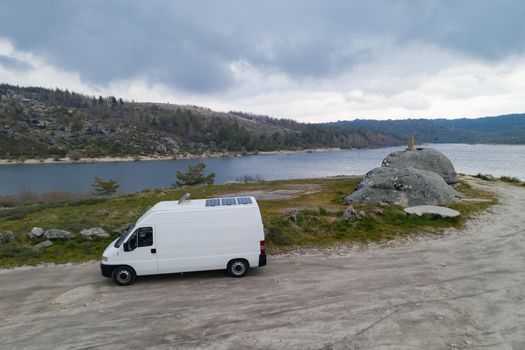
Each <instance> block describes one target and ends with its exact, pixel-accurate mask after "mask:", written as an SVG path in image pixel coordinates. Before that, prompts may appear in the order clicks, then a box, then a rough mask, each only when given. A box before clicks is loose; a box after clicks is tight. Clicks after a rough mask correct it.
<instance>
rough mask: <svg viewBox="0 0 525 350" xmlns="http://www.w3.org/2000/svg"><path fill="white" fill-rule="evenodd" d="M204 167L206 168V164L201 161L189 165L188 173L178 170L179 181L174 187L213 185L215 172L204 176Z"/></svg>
mask: <svg viewBox="0 0 525 350" xmlns="http://www.w3.org/2000/svg"><path fill="white" fill-rule="evenodd" d="M204 168H206V164H204V163H199V164H197V165H188V172H187V173H182V172H180V171H177V181H175V183H174V184H172V187H174V188H175V187H182V186H200V185H213V182H214V181H215V173H209V174H208V175H206V176H204Z"/></svg>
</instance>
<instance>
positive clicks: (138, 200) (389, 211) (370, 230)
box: [0, 178, 495, 267]
mask: <svg viewBox="0 0 525 350" xmlns="http://www.w3.org/2000/svg"><path fill="white" fill-rule="evenodd" d="M359 181H360V178H331V179H305V180H287V181H265V182H260V183H245V184H238V183H237V184H224V185H213V186H203V187H196V188H191V189H187V188H183V189H156V190H148V191H144V192H140V193H134V194H128V195H119V196H112V197H102V198H98V197H97V198H83V199H73V200H68V201H65V202H61V203H41V204H36V205H25V206H24V205H22V206H18V207H15V208H12V209H2V210H0V230H2V231H4V230H10V231H13V232H15V233H16V234H17V240H16V241H15V242H10V243H8V244H5V245H1V246H0V267H7V266H16V265H28V264H38V263H42V262H55V263H63V262H69V261H85V260H91V259H98V258H100V256H101V254H102V252H103V250H104V249H105V247H106V246H107V245H108V244H109V243H110V242H111V241H112V240H114V239H115V238H116V237H118V234H112V236H111V237H109V238H107V239H100V238H94V239H87V238H84V237H80V236H79V237H77V238H73V239H69V240H66V239H64V240H55V241H53V242H54V245H53V246H52V247H49V248H45V249H42V250H41V251H34V250H33V249H32V246H33V245H34V244H36V243H38V241H30V240H29V239H28V237H27V233H28V232H29V231H30V230H31V228H33V227H35V226H38V227H42V228H44V229H50V228H57V229H64V230H68V231H71V232H74V233H77V234H78V233H79V231H80V230H81V229H83V228H88V227H94V226H101V227H102V228H104V229H105V230H106V231H107V232H110V233H111V232H112V230H113V229H115V228H117V227H120V226H122V225H125V224H128V223H133V222H135V221H136V220H137V219H138V218H139V217H140V216H141V215H142V214H143V213H144V212H145V211H146V210H147V209H148V208H150V207H151V206H152V205H154V204H155V203H157V202H159V201H161V200H177V199H179V198H180V197H181V196H182V195H183V194H184V193H186V192H188V191H189V192H191V194H192V198H207V197H214V196H221V195H225V194H229V193H235V192H249V191H265V190H268V191H275V190H291V189H301V190H303V191H304V192H302V194H300V195H298V196H297V197H294V198H288V199H280V200H265V201H259V206H260V208H261V212H262V216H263V222H264V226H265V228H266V241H267V249H268V251H269V252H270V253H271V252H272V250H273V251H275V250H276V249H282V248H284V247H294V246H314V245H315V246H319V245H329V244H334V243H336V242H350V243H351V242H372V241H376V242H377V241H383V240H388V239H393V238H396V237H400V236H405V235H408V234H413V233H417V232H422V231H429V230H436V229H440V228H445V227H451V226H455V227H457V226H461V225H462V224H463V223H464V222H465V221H466V220H467V219H468V218H470V217H471V216H472V215H474V214H476V213H479V212H480V211H482V210H484V209H486V208H487V207H488V206H490V205H491V204H493V203H494V202H495V200H494V198H493V196H492V195H491V194H490V193H488V192H483V191H481V190H479V189H477V188H473V187H471V186H469V185H468V184H467V183H462V184H460V185H459V186H458V190H459V191H460V192H462V193H463V194H464V195H465V196H466V197H467V198H470V199H479V200H481V201H462V202H458V203H456V204H454V205H451V206H450V207H451V208H454V209H457V210H459V211H460V212H461V213H462V215H461V217H460V218H458V219H442V218H436V217H432V216H428V215H424V216H421V217H417V216H407V215H406V214H405V213H404V212H403V210H402V208H401V207H398V206H388V207H386V208H383V207H376V206H371V205H354V208H355V209H356V210H357V211H360V212H364V213H365V216H364V217H362V218H361V219H358V220H354V221H347V220H344V219H343V218H342V216H343V212H344V210H345V209H346V207H347V206H346V205H345V204H344V203H343V198H344V197H345V196H346V195H348V194H349V193H351V192H352V191H353V189H354V188H355V187H356V186H357V184H358V183H359ZM292 210H297V215H294V217H293V218H290V219H285V218H284V216H285V214H286V213H288V212H290V211H292Z"/></svg>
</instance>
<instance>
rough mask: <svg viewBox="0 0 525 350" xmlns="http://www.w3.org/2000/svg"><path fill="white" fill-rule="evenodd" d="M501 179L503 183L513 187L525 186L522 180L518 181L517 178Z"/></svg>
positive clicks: (503, 177)
mask: <svg viewBox="0 0 525 350" xmlns="http://www.w3.org/2000/svg"><path fill="white" fill-rule="evenodd" d="M499 179H500V180H501V181H503V182H507V183H510V184H513V185H522V186H523V185H525V183H523V182H521V180H520V179H518V178H517V177H511V176H502V177H500V178H499Z"/></svg>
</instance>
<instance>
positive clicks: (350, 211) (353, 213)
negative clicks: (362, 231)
mask: <svg viewBox="0 0 525 350" xmlns="http://www.w3.org/2000/svg"><path fill="white" fill-rule="evenodd" d="M360 217H361V215H360V214H359V213H358V212H357V210H355V209H354V207H352V206H351V205H349V206H348V208H346V210H345V212H344V213H343V219H344V220H356V219H359V218H360Z"/></svg>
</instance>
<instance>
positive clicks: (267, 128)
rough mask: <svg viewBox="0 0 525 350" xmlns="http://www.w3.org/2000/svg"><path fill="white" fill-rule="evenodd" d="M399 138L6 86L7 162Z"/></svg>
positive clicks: (1, 127) (362, 143) (0, 95)
mask: <svg viewBox="0 0 525 350" xmlns="http://www.w3.org/2000/svg"><path fill="white" fill-rule="evenodd" d="M399 143H400V141H399V139H397V138H395V137H392V136H388V135H383V134H381V133H378V132H374V131H371V130H368V129H366V128H356V129H352V130H348V129H341V128H334V127H331V126H327V125H320V124H303V123H298V122H295V121H293V120H290V119H275V118H270V117H267V116H259V115H252V114H246V113H242V112H229V113H222V112H215V111H212V110H210V109H207V108H201V107H196V106H187V105H173V104H160V103H136V102H129V101H123V100H122V99H117V98H115V97H112V96H109V97H105V98H103V97H92V96H86V95H82V94H78V93H74V92H69V91H67V90H59V89H56V90H50V89H45V88H37V87H18V86H13V85H8V84H0V159H27V158H49V157H53V158H63V157H66V156H68V155H71V154H72V153H73V152H74V153H75V154H76V155H77V156H81V157H103V156H110V157H122V156H138V155H141V156H152V155H161V156H173V157H180V156H185V155H188V154H194V155H200V154H203V153H205V152H217V153H220V152H235V153H244V152H257V151H274V150H300V149H307V148H328V147H336V148H367V147H382V146H390V145H395V144H399Z"/></svg>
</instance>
